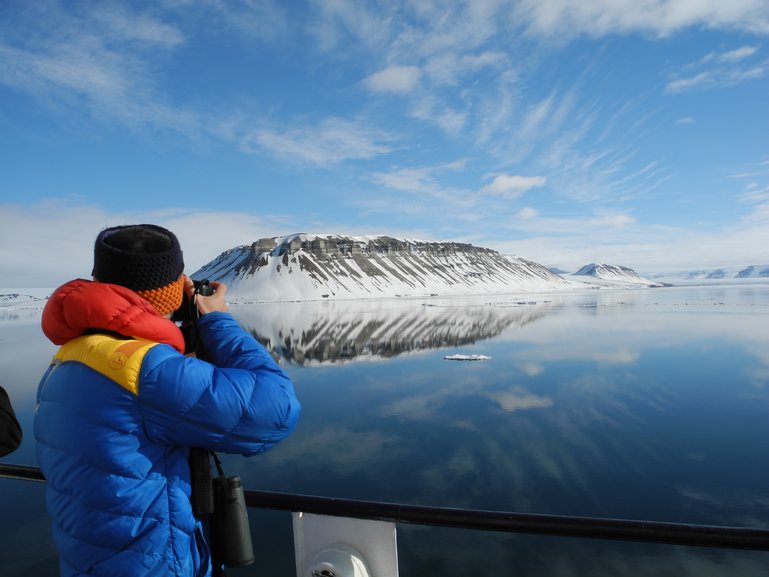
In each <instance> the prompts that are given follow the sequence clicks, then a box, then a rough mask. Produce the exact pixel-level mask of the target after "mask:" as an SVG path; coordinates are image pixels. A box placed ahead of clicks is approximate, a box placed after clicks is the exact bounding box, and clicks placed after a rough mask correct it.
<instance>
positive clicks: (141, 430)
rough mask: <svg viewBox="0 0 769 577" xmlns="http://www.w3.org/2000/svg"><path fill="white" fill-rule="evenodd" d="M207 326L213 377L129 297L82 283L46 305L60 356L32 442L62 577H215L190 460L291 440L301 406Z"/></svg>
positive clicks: (213, 317) (248, 354)
mask: <svg viewBox="0 0 769 577" xmlns="http://www.w3.org/2000/svg"><path fill="white" fill-rule="evenodd" d="M199 324H200V336H201V341H202V343H203V345H204V346H205V348H206V351H207V354H208V355H209V358H210V359H211V363H208V362H205V361H202V360H199V359H195V358H191V357H185V356H184V355H183V354H182V352H181V351H183V350H184V341H183V338H182V336H181V332H180V331H179V329H178V328H177V327H176V325H175V324H174V323H173V322H171V321H169V320H167V319H165V318H162V317H160V316H158V315H157V313H156V312H155V309H154V308H152V305H150V304H149V303H148V302H147V301H145V300H144V299H142V298H141V297H139V296H138V295H137V294H136V293H134V292H133V291H130V290H128V289H124V288H123V287H120V286H117V285H109V284H104V283H93V282H91V281H86V280H76V281H72V282H70V283H68V284H66V285H64V286H63V287H61V288H60V289H57V291H56V292H55V293H54V295H52V297H51V298H50V299H49V302H48V304H47V305H46V309H45V310H44V312H43V321H42V325H43V331H44V332H45V333H46V335H47V336H48V337H49V338H50V339H51V340H52V341H53V342H54V343H55V344H58V345H62V346H61V348H60V349H59V350H58V352H57V353H56V355H55V357H54V359H53V361H52V363H51V365H50V367H49V368H48V370H47V371H46V373H45V375H44V376H43V378H42V380H41V382H40V385H39V389H38V395H37V407H36V412H35V424H34V429H35V437H36V439H37V457H38V462H39V464H40V467H41V469H42V471H43V474H44V475H45V477H46V479H47V480H48V483H47V489H46V501H47V506H48V511H49V513H50V516H51V519H52V522H53V533H54V540H55V543H56V546H57V548H58V551H59V558H60V570H61V575H62V576H64V577H68V576H75V575H101V576H139V575H141V576H149V575H163V576H166V575H174V576H185V577H186V576H199V575H210V574H211V561H210V553H209V548H208V545H207V543H206V537H205V536H204V534H203V530H202V526H201V523H200V521H199V520H198V519H196V518H195V516H194V515H193V513H192V508H191V504H190V468H189V463H188V458H189V451H190V447H206V448H209V449H213V450H216V451H220V452H224V453H240V454H243V455H254V454H256V453H260V452H262V451H265V450H267V449H269V448H270V447H272V446H273V445H274V444H275V443H277V442H278V441H280V440H281V439H283V438H284V437H286V436H287V435H288V434H289V433H290V432H291V431H292V430H293V429H294V427H295V425H296V422H297V419H298V417H299V413H300V405H299V402H298V401H297V399H296V397H295V395H294V390H293V385H292V383H291V381H290V380H289V378H288V377H287V376H286V374H285V373H284V372H283V370H282V369H281V368H280V367H279V366H278V365H277V364H276V363H275V361H274V360H273V359H272V357H271V356H270V354H269V353H268V352H267V351H266V350H265V349H264V348H263V347H262V346H261V345H260V344H259V343H258V342H257V341H256V340H255V339H254V338H253V337H252V336H251V335H249V334H248V333H246V332H245V331H243V330H242V329H241V328H240V326H239V325H238V324H237V322H236V321H235V320H234V319H233V317H232V316H231V315H229V314H228V313H219V312H214V313H209V314H207V315H205V316H204V317H202V318H201V319H200V321H199ZM86 329H98V332H97V331H93V330H86ZM84 333H85V334H84Z"/></svg>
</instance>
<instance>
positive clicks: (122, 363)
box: [54, 334, 157, 395]
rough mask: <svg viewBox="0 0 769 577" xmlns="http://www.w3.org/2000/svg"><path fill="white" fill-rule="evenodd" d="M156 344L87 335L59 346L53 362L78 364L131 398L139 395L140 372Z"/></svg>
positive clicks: (107, 336)
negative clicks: (148, 352)
mask: <svg viewBox="0 0 769 577" xmlns="http://www.w3.org/2000/svg"><path fill="white" fill-rule="evenodd" d="M156 344H157V343H155V342H152V341H142V340H134V339H130V340H124V339H118V338H115V337H112V336H109V335H99V334H96V335H86V336H82V337H77V338H75V339H72V340H71V341H69V342H68V343H67V344H65V345H64V346H62V347H61V348H60V349H59V350H58V352H57V353H56V355H55V356H54V359H56V360H58V361H60V362H64V361H77V362H80V363H83V364H85V365H88V366H89V367H91V368H92V369H94V370H95V371H98V372H99V373H101V374H102V375H104V376H106V377H107V378H108V379H111V380H113V381H115V382H116V383H117V384H119V385H120V386H121V387H123V388H124V389H126V390H128V391H130V392H131V393H133V394H134V395H138V394H139V370H140V369H141V366H142V361H143V360H144V355H146V354H147V351H149V350H150V349H151V348H152V347H154V346H155V345H156Z"/></svg>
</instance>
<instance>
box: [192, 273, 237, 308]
mask: <svg viewBox="0 0 769 577" xmlns="http://www.w3.org/2000/svg"><path fill="white" fill-rule="evenodd" d="M209 284H210V285H211V288H212V289H214V294H212V295H209V296H203V295H201V294H198V295H196V296H195V306H197V307H198V312H200V315H201V316H202V315H205V314H207V313H212V312H214V311H219V312H221V313H226V312H227V311H228V310H229V308H230V307H229V305H228V304H227V301H226V300H225V299H224V295H225V294H227V285H226V284H224V283H223V282H219V281H215V280H214V281H211V282H210V283H209Z"/></svg>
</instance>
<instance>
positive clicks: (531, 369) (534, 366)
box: [520, 362, 545, 377]
mask: <svg viewBox="0 0 769 577" xmlns="http://www.w3.org/2000/svg"><path fill="white" fill-rule="evenodd" d="M520 369H521V371H522V372H523V373H525V374H526V375H528V376H530V377H536V376H537V375H539V374H541V373H542V371H544V370H545V368H544V367H543V366H542V365H541V364H540V363H532V362H525V363H521V365H520Z"/></svg>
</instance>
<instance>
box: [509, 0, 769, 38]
mask: <svg viewBox="0 0 769 577" xmlns="http://www.w3.org/2000/svg"><path fill="white" fill-rule="evenodd" d="M512 12H513V15H514V18H515V20H517V21H519V22H520V21H523V22H525V28H526V30H527V32H528V33H529V34H530V35H532V36H537V37H541V36H545V37H551V38H552V37H562V38H563V37H566V38H571V37H574V36H578V35H583V34H584V35H588V36H593V37H601V36H607V35H612V34H621V33H628V32H640V33H647V34H652V35H654V36H661V37H664V36H668V35H670V34H672V33H673V32H675V31H677V30H680V29H683V28H688V27H692V26H701V27H704V28H714V29H715V28H733V29H737V30H744V31H748V32H752V33H766V32H767V31H769V14H767V11H766V5H765V4H764V3H763V2H762V0H738V1H735V2H722V1H720V0H698V1H696V2H679V1H676V0H644V1H643V2H637V1H635V0H593V1H592V2H573V1H571V0H545V1H543V0H521V1H520V2H517V3H516V4H515V6H514V8H513V11H512Z"/></svg>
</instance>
